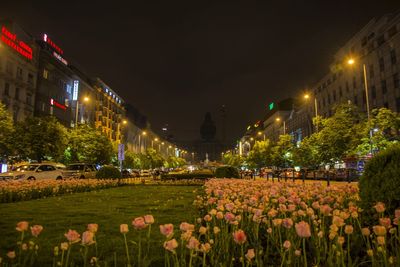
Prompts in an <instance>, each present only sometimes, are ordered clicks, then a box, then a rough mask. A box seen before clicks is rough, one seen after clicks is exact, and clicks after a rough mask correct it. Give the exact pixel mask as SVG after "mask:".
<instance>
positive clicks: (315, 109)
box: [303, 93, 318, 132]
mask: <svg viewBox="0 0 400 267" xmlns="http://www.w3.org/2000/svg"><path fill="white" fill-rule="evenodd" d="M303 97H304V99H305V100H306V101H308V99H310V95H309V94H308V93H306V94H304V96H303ZM314 111H315V118H317V117H318V103H317V98H316V97H315V96H314ZM315 130H316V131H317V132H318V124H317V125H316V126H315Z"/></svg>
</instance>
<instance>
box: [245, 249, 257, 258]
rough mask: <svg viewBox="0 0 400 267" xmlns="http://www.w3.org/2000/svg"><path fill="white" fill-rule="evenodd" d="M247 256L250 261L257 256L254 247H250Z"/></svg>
mask: <svg viewBox="0 0 400 267" xmlns="http://www.w3.org/2000/svg"><path fill="white" fill-rule="evenodd" d="M245 256H246V259H247V260H249V261H251V260H252V259H254V257H255V256H256V254H255V253H254V248H251V249H248V250H247V253H246V255H245Z"/></svg>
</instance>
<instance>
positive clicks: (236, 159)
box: [222, 152, 244, 168]
mask: <svg viewBox="0 0 400 267" xmlns="http://www.w3.org/2000/svg"><path fill="white" fill-rule="evenodd" d="M243 161H244V158H243V157H241V156H240V155H238V154H234V153H232V152H227V153H225V154H224V156H223V157H222V162H223V163H224V164H226V165H230V166H234V167H237V168H239V167H240V166H242V165H243Z"/></svg>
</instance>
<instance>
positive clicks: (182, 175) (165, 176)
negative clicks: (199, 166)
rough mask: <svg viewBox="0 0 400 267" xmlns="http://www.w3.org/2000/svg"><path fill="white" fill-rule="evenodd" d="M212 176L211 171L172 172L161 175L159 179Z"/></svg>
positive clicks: (205, 177) (204, 177)
mask: <svg viewBox="0 0 400 267" xmlns="http://www.w3.org/2000/svg"><path fill="white" fill-rule="evenodd" d="M212 177H214V174H213V173H212V172H203V171H197V172H196V171H194V172H190V173H173V174H163V175H161V180H185V179H207V178H212Z"/></svg>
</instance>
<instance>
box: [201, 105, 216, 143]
mask: <svg viewBox="0 0 400 267" xmlns="http://www.w3.org/2000/svg"><path fill="white" fill-rule="evenodd" d="M216 133H217V127H215V123H214V122H213V120H212V119H211V113H210V112H207V113H206V116H205V117H204V121H203V124H202V125H201V127H200V134H201V138H202V139H203V140H204V141H207V142H209V141H212V140H214V138H215V134H216Z"/></svg>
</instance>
